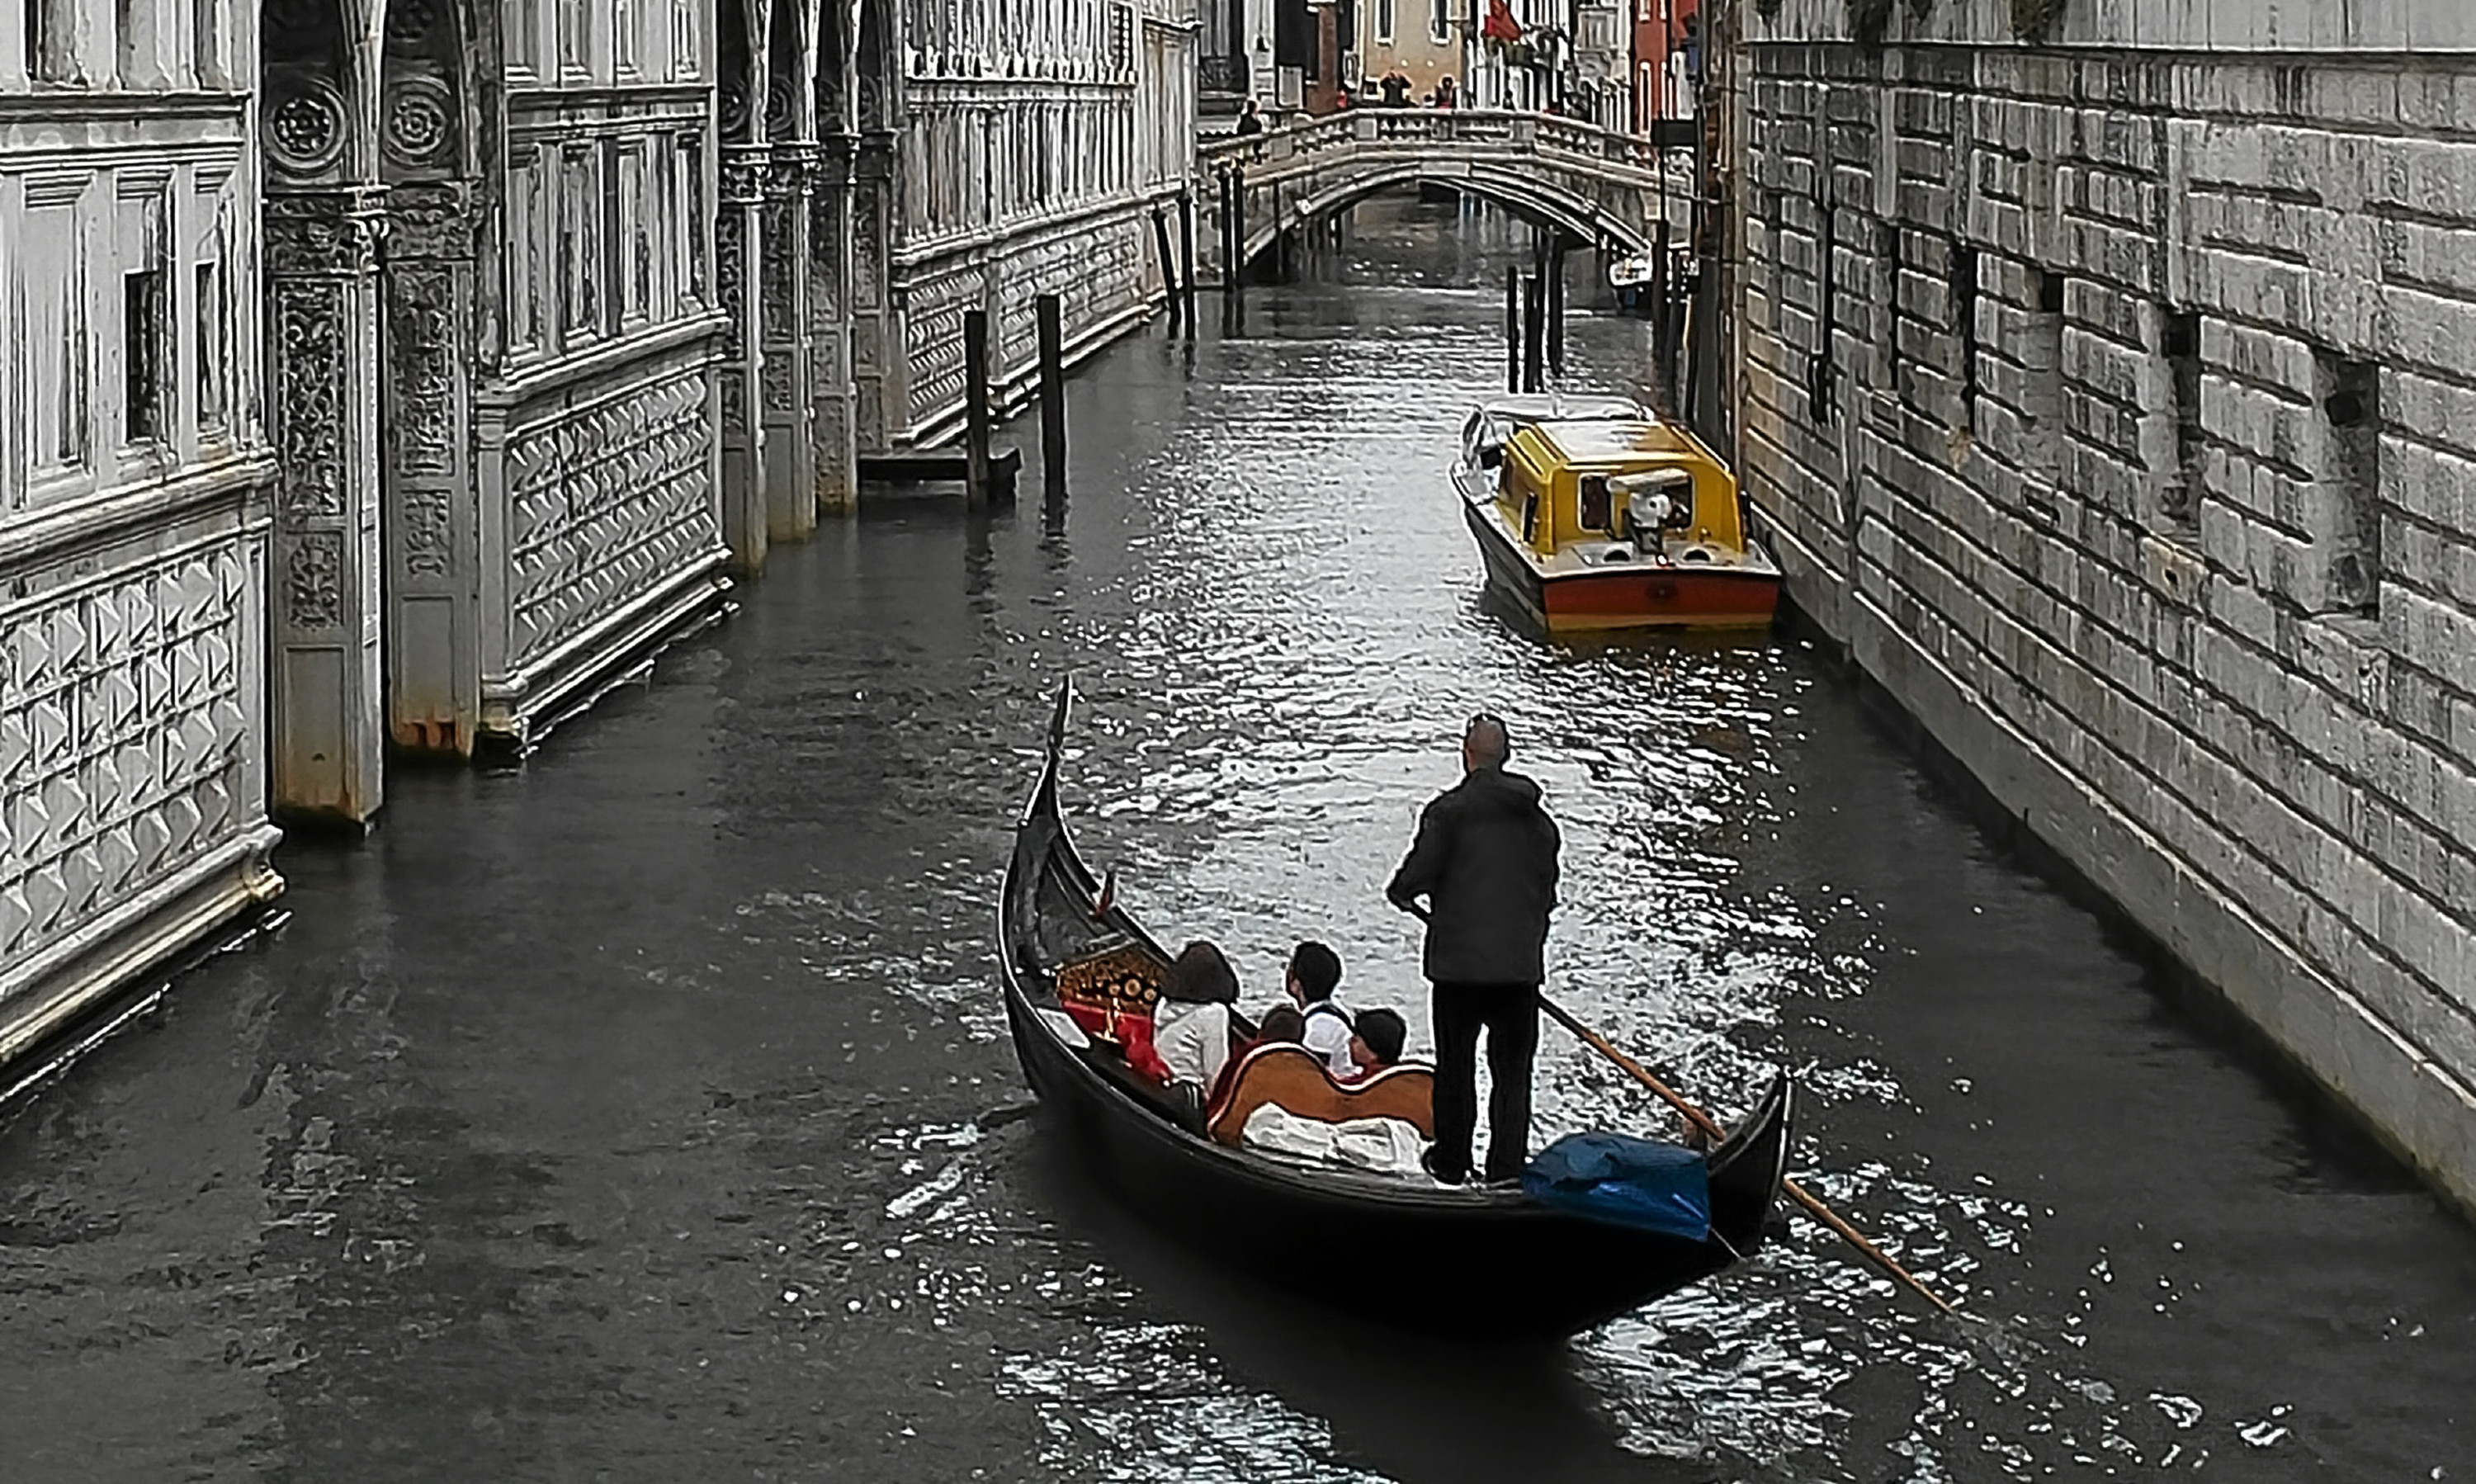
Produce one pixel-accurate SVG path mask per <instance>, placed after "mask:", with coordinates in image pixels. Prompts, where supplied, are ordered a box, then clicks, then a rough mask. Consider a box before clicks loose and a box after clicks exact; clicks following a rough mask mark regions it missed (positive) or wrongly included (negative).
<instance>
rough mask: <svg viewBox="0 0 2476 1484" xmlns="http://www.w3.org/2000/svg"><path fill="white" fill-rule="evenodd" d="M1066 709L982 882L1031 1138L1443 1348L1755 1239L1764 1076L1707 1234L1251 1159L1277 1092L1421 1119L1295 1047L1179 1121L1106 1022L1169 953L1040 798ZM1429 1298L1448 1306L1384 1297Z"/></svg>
mask: <svg viewBox="0 0 2476 1484" xmlns="http://www.w3.org/2000/svg"><path fill="white" fill-rule="evenodd" d="M1067 706H1068V695H1067V693H1066V691H1065V690H1064V688H1063V687H1061V688H1060V691H1059V695H1058V698H1057V708H1056V710H1055V711H1054V712H1053V713H1052V716H1051V718H1050V725H1049V745H1048V747H1047V749H1046V750H1045V756H1044V758H1043V761H1042V764H1041V770H1040V779H1039V781H1038V782H1037V783H1036V784H1035V785H1034V786H1033V788H1032V792H1031V799H1030V802H1029V803H1028V804H1027V805H1026V806H1025V808H1024V811H1023V814H1022V816H1021V818H1020V819H1019V820H1018V822H1017V824H1016V828H1015V841H1014V853H1013V856H1012V858H1011V859H1010V861H1009V862H1008V864H1007V866H1006V872H1005V879H1004V882H1003V885H1001V886H1000V888H999V893H998V903H999V904H998V911H997V914H996V917H997V929H998V941H997V952H996V955H995V957H996V961H997V968H998V982H999V986H1000V989H1001V991H1002V993H1003V997H1004V1001H1005V1018H1006V1026H1007V1030H1008V1032H1009V1034H1010V1035H1011V1036H1012V1037H1013V1040H1014V1048H1015V1054H1016V1055H1017V1056H1018V1057H1020V1058H1021V1059H1022V1062H1023V1072H1024V1077H1025V1080H1027V1081H1028V1082H1029V1083H1030V1085H1031V1087H1032V1090H1033V1091H1034V1092H1036V1093H1038V1094H1039V1096H1040V1101H1041V1103H1042V1105H1043V1106H1044V1107H1045V1108H1048V1109H1052V1110H1053V1111H1054V1113H1055V1114H1056V1116H1055V1117H1054V1118H1053V1119H1052V1120H1050V1122H1051V1123H1052V1137H1054V1138H1060V1139H1064V1140H1067V1141H1069V1143H1070V1146H1071V1147H1072V1148H1073V1149H1074V1150H1077V1152H1078V1153H1079V1154H1080V1155H1081V1156H1083V1157H1084V1158H1085V1159H1086V1160H1087V1161H1088V1162H1089V1163H1090V1166H1091V1168H1092V1169H1093V1170H1094V1171H1095V1172H1096V1173H1097V1174H1098V1175H1100V1176H1101V1179H1102V1183H1103V1184H1104V1185H1106V1186H1107V1187H1108V1188H1109V1189H1110V1190H1111V1191H1113V1192H1115V1193H1116V1194H1117V1195H1118V1196H1119V1197H1120V1198H1121V1199H1122V1200H1125V1201H1126V1203H1127V1207H1128V1208H1129V1209H1130V1210H1132V1211H1134V1212H1135V1213H1136V1214H1137V1215H1140V1216H1142V1217H1143V1218H1144V1219H1145V1220H1147V1221H1150V1222H1152V1223H1154V1224H1157V1225H1159V1226H1161V1227H1163V1228H1165V1229H1168V1230H1170V1231H1173V1232H1176V1234H1178V1235H1180V1236H1182V1237H1184V1238H1186V1239H1187V1240H1188V1241H1190V1242H1192V1243H1194V1244H1195V1245H1196V1246H1197V1247H1199V1248H1201V1249H1205V1250H1208V1251H1210V1252H1213V1253H1215V1254H1216V1255H1218V1256H1221V1257H1223V1258H1226V1259H1227V1260H1228V1261H1230V1262H1232V1263H1235V1264H1238V1265H1241V1266H1245V1267H1249V1268H1253V1269H1255V1270H1257V1271H1259V1272H1262V1273H1265V1274H1267V1275H1269V1276H1271V1277H1272V1278H1273V1279H1275V1281H1277V1282H1280V1283H1282V1284H1284V1285H1288V1286H1291V1287H1296V1288H1299V1289H1301V1290H1303V1291H1305V1292H1307V1293H1310V1294H1313V1295H1314V1296H1316V1297H1318V1298H1320V1299H1325V1300H1326V1301H1327V1302H1331V1303H1335V1304H1338V1305H1340V1306H1342V1307H1345V1308H1349V1309H1351V1310H1353V1311H1356V1312H1358V1313H1360V1314H1362V1315H1364V1316H1366V1317H1367V1318H1368V1319H1370V1320H1371V1321H1372V1322H1373V1323H1377V1324H1404V1325H1411V1326H1417V1327H1422V1328H1430V1329H1434V1330H1437V1331H1440V1332H1442V1333H1445V1334H1448V1335H1451V1336H1454V1337H1456V1338H1459V1339H1464V1340H1469V1339H1479V1338H1486V1337H1490V1336H1513V1335H1528V1336H1548V1335H1557V1336H1562V1335H1571V1334H1573V1333H1575V1332H1577V1331H1579V1330H1583V1329H1587V1328H1589V1327H1590V1326H1592V1325H1594V1324H1597V1323H1603V1322H1605V1321H1607V1320H1608V1319H1611V1318H1613V1317H1614V1316H1616V1315H1619V1314H1624V1313H1629V1312H1631V1311H1632V1310H1634V1309H1637V1308H1640V1307H1641V1306H1642V1305H1644V1304H1646V1303H1648V1302H1650V1301H1651V1300H1653V1299H1658V1298H1661V1297H1662V1296H1664V1295H1668V1294H1672V1293H1674V1292H1676V1291H1677V1290H1678V1289H1680V1288H1683V1287H1685V1286H1686V1285H1687V1284H1689V1283H1693V1282H1696V1281H1698V1280H1699V1279H1701V1278H1704V1277H1707V1276H1709V1275H1710V1274H1715V1273H1719V1272H1721V1271H1722V1270H1724V1269H1727V1268H1729V1267H1732V1266H1734V1265H1735V1264H1737V1263H1741V1262H1743V1261H1745V1260H1746V1257H1747V1256H1749V1255H1750V1254H1752V1253H1753V1252H1755V1251H1757V1250H1759V1249H1761V1247H1762V1245H1763V1243H1764V1241H1765V1240H1766V1224H1767V1222H1768V1221H1769V1219H1770V1216H1771V1214H1772V1212H1773V1211H1774V1209H1775V1208H1776V1206H1777V1203H1778V1199H1779V1193H1780V1191H1781V1189H1782V1180H1783V1178H1784V1175H1785V1172H1784V1169H1783V1164H1784V1162H1785V1160H1786V1158H1787V1151H1788V1141H1789V1137H1790V1134H1791V1131H1792V1125H1793V1123H1794V1120H1795V1102H1796V1098H1795V1087H1794V1086H1793V1085H1792V1083H1791V1082H1790V1081H1789V1079H1788V1078H1787V1077H1784V1076H1783V1077H1778V1078H1774V1079H1773V1081H1772V1083H1771V1086H1770V1091H1769V1092H1767V1093H1765V1094H1764V1095H1763V1097H1762V1099H1761V1100H1760V1101H1758V1102H1757V1103H1756V1104H1755V1105H1754V1108H1753V1111H1752V1112H1750V1113H1748V1114H1747V1115H1746V1118H1745V1120H1744V1121H1743V1122H1742V1123H1740V1124H1739V1125H1737V1126H1736V1128H1735V1129H1734V1130H1732V1131H1731V1132H1730V1133H1729V1135H1728V1137H1727V1139H1726V1140H1725V1141H1724V1142H1722V1143H1721V1145H1719V1146H1718V1147H1717V1148H1715V1149H1714V1150H1712V1151H1711V1153H1710V1155H1709V1156H1708V1158H1707V1159H1705V1160H1704V1161H1703V1165H1702V1168H1703V1171H1704V1173H1705V1180H1704V1186H1705V1189H1706V1190H1707V1193H1708V1201H1707V1205H1708V1217H1707V1223H1706V1224H1704V1223H1695V1222H1691V1221H1689V1222H1687V1223H1686V1224H1683V1225H1679V1224H1676V1222H1675V1221H1674V1220H1673V1218H1674V1217H1676V1216H1677V1215H1678V1214H1679V1213H1678V1212H1677V1211H1675V1210H1668V1211H1665V1212H1664V1213H1660V1215H1661V1219H1660V1220H1658V1221H1656V1222H1641V1221H1635V1220H1632V1219H1624V1220H1610V1219H1608V1215H1607V1213H1606V1212H1605V1211H1604V1210H1600V1209H1585V1208H1583V1207H1582V1206H1581V1205H1577V1204H1576V1203H1575V1202H1574V1201H1573V1200H1572V1199H1571V1196H1570V1192H1565V1191H1564V1190H1563V1188H1562V1187H1561V1186H1560V1187H1558V1188H1557V1190H1555V1191H1551V1192H1548V1193H1546V1194H1542V1195H1538V1196H1534V1195H1533V1194H1532V1193H1531V1192H1529V1191H1528V1190H1525V1189H1523V1188H1521V1187H1512V1188H1507V1187H1505V1186H1501V1185H1495V1186H1478V1185H1468V1184H1464V1185H1459V1186H1455V1187H1452V1188H1449V1189H1439V1188H1437V1187H1436V1186H1434V1185H1432V1184H1430V1183H1428V1182H1427V1181H1426V1180H1424V1179H1423V1178H1419V1177H1417V1176H1415V1175H1413V1176H1404V1175H1394V1174H1385V1173H1378V1172H1376V1171H1374V1170H1370V1169H1367V1168H1365V1167H1364V1166H1363V1165H1361V1164H1360V1163H1359V1161H1357V1160H1356V1159H1354V1158H1353V1159H1348V1160H1341V1161H1337V1162H1329V1163H1313V1162H1302V1161H1300V1160H1299V1159H1296V1158H1289V1157H1283V1156H1278V1155H1273V1154H1268V1153H1266V1152H1264V1151H1262V1150H1257V1149H1250V1148H1248V1147H1247V1146H1246V1143H1245V1138H1244V1127H1245V1120H1244V1118H1241V1119H1238V1120H1234V1121H1233V1120H1231V1119H1230V1118H1229V1117H1228V1113H1229V1112H1230V1111H1231V1110H1232V1109H1234V1108H1235V1107H1238V1106H1242V1105H1246V1104H1247V1103H1248V1101H1249V1100H1250V1098H1251V1099H1256V1100H1257V1101H1256V1103H1255V1106H1256V1107H1258V1108H1259V1109H1260V1107H1261V1106H1262V1105H1264V1104H1265V1103H1277V1104H1279V1105H1280V1106H1282V1107H1283V1108H1285V1109H1288V1110H1289V1111H1292V1112H1298V1111H1300V1109H1304V1110H1305V1113H1306V1115H1307V1116H1312V1117H1315V1118H1318V1119H1321V1120H1324V1121H1326V1122H1337V1121H1339V1119H1341V1118H1347V1117H1348V1116H1349V1113H1348V1110H1349V1109H1350V1108H1352V1107H1355V1106H1369V1107H1375V1106H1381V1107H1382V1108H1383V1109H1384V1110H1385V1111H1384V1112H1382V1113H1381V1115H1380V1116H1384V1117H1399V1118H1401V1119H1402V1120H1403V1121H1405V1122H1407V1123H1410V1124H1412V1125H1414V1126H1417V1127H1419V1128H1420V1129H1421V1131H1422V1132H1423V1133H1424V1132H1428V1131H1432V1125H1433V1122H1434V1118H1433V1114H1434V1101H1433V1098H1432V1096H1431V1092H1432V1084H1433V1074H1432V1073H1431V1072H1430V1071H1429V1070H1428V1069H1427V1068H1425V1067H1423V1066H1419V1065H1416V1064H1413V1063H1404V1064H1401V1065H1397V1066H1392V1067H1387V1068H1385V1069H1384V1070H1383V1071H1381V1072H1379V1073H1377V1074H1376V1075H1375V1076H1373V1077H1371V1078H1367V1079H1365V1080H1363V1081H1359V1082H1354V1083H1352V1084H1350V1085H1349V1086H1338V1085H1336V1084H1335V1083H1334V1082H1333V1080H1332V1078H1331V1077H1330V1076H1329V1075H1328V1074H1327V1073H1326V1072H1325V1070H1324V1069H1323V1068H1322V1067H1319V1066H1316V1065H1315V1064H1314V1063H1313V1061H1312V1060H1311V1059H1310V1058H1309V1056H1308V1054H1307V1053H1306V1052H1305V1051H1303V1050H1302V1049H1300V1048H1297V1047H1290V1046H1282V1045H1277V1044H1274V1045H1263V1046H1257V1047H1255V1048H1253V1049H1252V1050H1250V1051H1249V1052H1248V1053H1247V1055H1246V1056H1245V1057H1244V1058H1243V1059H1241V1060H1240V1061H1239V1062H1238V1063H1237V1064H1236V1067H1235V1075H1234V1076H1232V1077H1231V1078H1229V1079H1228V1082H1229V1085H1228V1086H1227V1087H1226V1090H1225V1092H1226V1097H1227V1099H1228V1100H1229V1106H1228V1107H1225V1108H1224V1109H1223V1110H1222V1115H1221V1116H1220V1117H1219V1118H1218V1119H1215V1118H1212V1117H1209V1116H1207V1117H1206V1118H1204V1119H1203V1121H1202V1122H1201V1126H1199V1124H1198V1119H1197V1114H1198V1112H1199V1110H1198V1109H1197V1108H1196V1107H1195V1106H1194V1104H1193V1101H1192V1100H1191V1099H1189V1098H1186V1097H1184V1096H1181V1095H1180V1093H1179V1090H1178V1089H1176V1087H1175V1086H1173V1087H1171V1088H1163V1087H1161V1086H1160V1085H1159V1084H1158V1083H1156V1082H1155V1081H1153V1080H1152V1079H1151V1078H1148V1077H1145V1076H1141V1075H1140V1074H1139V1073H1138V1072H1137V1071H1136V1070H1135V1069H1134V1068H1133V1067H1132V1065H1131V1064H1130V1063H1129V1061H1128V1058H1127V1047H1126V1044H1125V1037H1124V1033H1123V1028H1120V1029H1118V1030H1116V1031H1114V1032H1113V1031H1112V1029H1111V1027H1113V1026H1118V1027H1123V1025H1124V1020H1125V1018H1127V1017H1133V1018H1137V1019H1140V1018H1142V1017H1143V1015H1144V1013H1145V1012H1146V1011H1147V1010H1149V1009H1151V1007H1152V1004H1153V999H1152V996H1151V992H1150V991H1149V990H1148V989H1147V986H1148V985H1158V984H1161V983H1163V982H1164V981H1165V980H1166V977H1167V975H1168V973H1169V970H1170V965H1171V957H1170V953H1169V951H1168V950H1167V949H1166V948H1164V947H1162V946H1161V943H1160V940H1159V939H1157V938H1155V937H1153V936H1152V935H1151V933H1150V932H1148V931H1146V930H1145V928H1144V927H1143V925H1142V924H1140V923H1138V922H1136V921H1135V919H1134V918H1133V916H1131V915H1130V914H1129V913H1128V912H1127V908H1126V905H1125V904H1124V903H1120V902H1118V901H1117V900H1116V899H1115V895H1114V894H1113V893H1106V892H1104V890H1103V887H1102V878H1101V877H1100V876H1099V875H1098V874H1097V873H1095V872H1094V871H1093V870H1092V868H1091V866H1090V865H1089V864H1087V863H1086V862H1085V861H1084V859H1083V857H1082V854H1081V853H1079V852H1077V850H1076V848H1075V841H1074V837H1073V834H1072V832H1071V831H1070V830H1069V829H1068V828H1067V822H1066V818H1065V815H1064V813H1063V810H1062V809H1061V806H1060V804H1059V802H1058V772H1059V768H1060V766H1061V764H1062V754H1063V751H1064V748H1065V745H1066V743H1065V738H1066V717H1067ZM1104 898H1105V900H1104ZM1543 1011H1544V1007H1543ZM1291 1013H1292V1014H1293V1015H1295V1014H1296V1013H1297V1012H1296V1011H1292V1012H1291ZM1095 1026H1099V1027H1101V1028H1100V1029H1097V1030H1096V1029H1095V1028H1094V1027H1095ZM1292 1033H1293V1034H1296V1033H1297V1032H1296V1029H1295V1027H1294V1028H1293V1031H1292ZM1250 1066H1251V1070H1250ZM1300 1070H1303V1072H1304V1074H1305V1076H1304V1077H1300V1076H1297V1075H1296V1074H1297V1073H1298V1072H1300ZM1405 1094H1406V1095H1407V1096H1404V1095H1405ZM1289 1098H1295V1099H1297V1101H1298V1102H1299V1104H1300V1108H1290V1104H1289V1102H1288V1101H1284V1100H1285V1099H1289ZM1336 1115H1338V1116H1336ZM1249 1116H1251V1115H1249ZM1562 1169H1563V1172H1564V1176H1565V1177H1566V1179H1567V1183H1570V1182H1571V1180H1572V1178H1580V1177H1584V1176H1590V1175H1592V1171H1591V1170H1588V1169H1577V1167H1576V1166H1574V1165H1573V1163H1572V1162H1571V1161H1568V1162H1567V1163H1566V1164H1565V1165H1564V1166H1563V1167H1562ZM1684 1214H1685V1215H1686V1216H1688V1217H1691V1216H1692V1215H1693V1213H1692V1212H1690V1211H1689V1212H1685V1213H1684ZM1301 1252H1307V1253H1363V1252H1374V1253H1380V1254H1382V1256H1381V1264H1382V1273H1383V1279H1384V1280H1383V1281H1382V1282H1380V1283H1371V1282H1369V1281H1368V1279H1367V1274H1368V1272H1369V1271H1370V1270H1369V1269H1368V1266H1367V1264H1366V1263H1364V1262H1349V1261H1312V1260H1311V1261H1305V1262H1301V1261H1300V1260H1299V1254H1300V1253H1301ZM1444 1294H1449V1295H1450V1296H1451V1299H1450V1301H1449V1302H1447V1303H1425V1302H1406V1303H1405V1302H1404V1301H1402V1296H1403V1295H1444Z"/></svg>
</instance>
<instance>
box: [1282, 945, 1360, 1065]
mask: <svg viewBox="0 0 2476 1484" xmlns="http://www.w3.org/2000/svg"><path fill="white" fill-rule="evenodd" d="M1340 984H1341V955H1340V954H1338V953H1336V952H1333V951H1332V950H1331V949H1329V948H1326V947H1325V946H1324V945H1323V944H1321V943H1315V942H1307V943H1301V944H1300V945H1299V946H1298V948H1297V949H1296V950H1295V951H1294V952H1291V954H1290V974H1289V979H1288V985H1289V991H1290V998H1291V999H1292V1000H1293V1001H1296V1002H1298V1007H1299V1013H1300V1014H1301V1015H1303V1016H1305V1017H1306V1033H1305V1034H1304V1035H1302V1036H1300V1038H1299V1040H1300V1044H1302V1045H1304V1046H1305V1047H1306V1049H1307V1050H1308V1051H1313V1052H1315V1053H1316V1054H1317V1055H1319V1056H1321V1057H1323V1058H1324V1061H1325V1070H1326V1071H1328V1072H1330V1073H1331V1074H1332V1075H1333V1076H1337V1077H1347V1076H1353V1075H1354V1074H1355V1073H1356V1072H1357V1070H1358V1064H1357V1063H1356V1062H1353V1061H1351V1060H1350V1059H1349V1011H1348V1010H1347V1009H1345V1008H1343V1007H1342V1003H1341V1002H1340V1001H1338V1000H1336V999H1334V998H1333V991H1334V990H1335V989H1336V988H1338V987H1339V986H1340Z"/></svg>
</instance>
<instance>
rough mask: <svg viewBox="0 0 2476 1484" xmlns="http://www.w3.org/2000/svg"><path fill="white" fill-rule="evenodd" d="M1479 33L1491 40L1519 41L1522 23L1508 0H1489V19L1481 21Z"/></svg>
mask: <svg viewBox="0 0 2476 1484" xmlns="http://www.w3.org/2000/svg"><path fill="white" fill-rule="evenodd" d="M1478 34H1479V35H1480V36H1482V37H1486V38H1487V39H1489V40H1491V41H1519V40H1521V39H1522V25H1521V23H1520V22H1519V21H1516V20H1515V19H1514V18H1513V7H1512V6H1510V5H1508V4H1507V3H1506V0H1487V19H1485V20H1483V21H1481V22H1479V28H1478Z"/></svg>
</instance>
